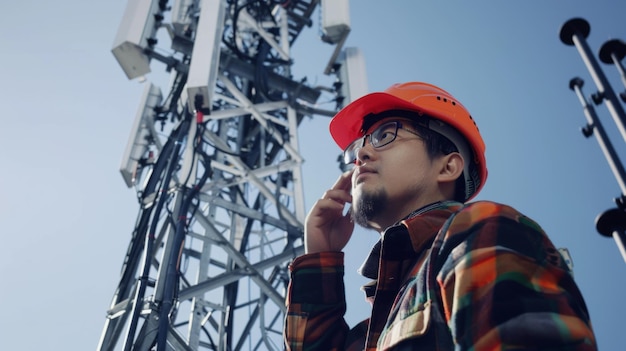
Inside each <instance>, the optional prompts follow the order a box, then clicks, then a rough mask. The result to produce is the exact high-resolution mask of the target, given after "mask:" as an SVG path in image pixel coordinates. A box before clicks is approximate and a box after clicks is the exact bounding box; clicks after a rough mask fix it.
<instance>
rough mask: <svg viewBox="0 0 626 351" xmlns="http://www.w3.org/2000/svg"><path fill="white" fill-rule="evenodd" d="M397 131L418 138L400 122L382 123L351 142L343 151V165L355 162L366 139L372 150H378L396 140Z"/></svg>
mask: <svg viewBox="0 0 626 351" xmlns="http://www.w3.org/2000/svg"><path fill="white" fill-rule="evenodd" d="M398 129H404V130H406V131H407V132H409V133H411V134H415V135H417V136H420V135H419V134H417V132H415V131H412V130H410V129H406V128H404V127H403V126H402V123H401V122H398V121H393V122H387V123H383V124H381V125H380V126H378V128H376V129H374V131H372V132H371V133H370V134H366V135H364V136H363V137H362V138H358V139H357V140H355V141H353V142H352V144H350V145H348V147H347V148H346V149H345V150H344V151H343V162H344V164H346V165H352V164H354V163H355V162H356V158H357V154H358V153H359V150H361V149H362V148H363V147H365V142H366V140H367V138H368V137H369V138H370V144H372V146H373V147H374V148H380V147H383V146H385V145H387V144H389V143H391V142H392V141H394V140H396V136H398Z"/></svg>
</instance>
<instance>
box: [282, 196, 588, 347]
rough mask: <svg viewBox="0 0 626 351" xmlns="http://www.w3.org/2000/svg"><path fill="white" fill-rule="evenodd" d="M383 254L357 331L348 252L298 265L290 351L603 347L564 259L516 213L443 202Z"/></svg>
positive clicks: (385, 239)
mask: <svg viewBox="0 0 626 351" xmlns="http://www.w3.org/2000/svg"><path fill="white" fill-rule="evenodd" d="M377 246H378V249H379V251H378V250H373V251H372V252H373V253H372V254H371V255H370V258H369V261H370V262H372V261H377V262H378V263H377V264H376V267H375V268H376V269H375V271H377V274H376V276H377V280H376V281H375V284H373V285H372V286H373V289H375V293H374V296H375V297H374V302H373V305H372V313H371V316H370V318H369V319H368V320H366V321H363V322H362V323H360V324H359V325H357V326H356V327H354V328H353V329H351V330H350V328H349V327H348V325H347V324H346V322H345V321H344V319H343V315H344V313H345V311H346V302H345V291H344V283H343V273H344V272H343V253H340V252H323V253H317V254H310V255H303V256H301V257H298V258H296V259H295V260H294V262H293V263H292V264H291V266H290V270H291V282H290V285H289V290H288V294H287V300H286V303H287V316H286V321H285V329H284V334H285V342H286V347H287V349H288V350H291V351H296V350H324V351H328V350H349V351H352V350H363V349H365V350H396V351H402V350H457V351H458V350H474V351H481V350H560V351H563V350H596V349H597V347H596V342H595V336H594V334H593V331H592V327H591V322H590V319H589V314H588V312H587V308H586V306H585V302H584V300H583V298H582V296H581V294H580V292H579V290H578V288H577V286H576V284H575V282H574V280H573V278H572V276H571V273H570V272H569V270H568V268H567V265H566V264H565V262H564V260H563V258H562V257H561V255H560V254H559V252H558V251H557V250H556V249H555V248H554V246H553V245H552V243H551V242H550V240H549V239H548V238H547V236H546V235H545V234H544V232H543V231H542V229H541V228H540V227H539V226H538V225H537V224H536V223H535V222H533V221H532V220H530V219H529V218H527V217H525V216H523V215H522V214H520V213H518V212H517V211H515V210H514V209H512V208H511V207H508V206H504V205H500V204H496V203H493V202H476V203H473V204H470V205H466V206H463V205H462V204H459V203H451V202H447V203H442V204H440V205H439V206H435V208H431V209H429V210H428V211H426V212H425V213H421V214H419V215H417V216H414V217H411V218H409V219H407V220H404V221H402V222H401V223H399V224H398V225H396V226H393V227H390V228H389V229H387V230H386V231H385V233H384V234H383V235H382V238H381V241H380V242H379V245H377ZM372 257H374V258H375V259H373V260H372ZM366 270H367V269H366Z"/></svg>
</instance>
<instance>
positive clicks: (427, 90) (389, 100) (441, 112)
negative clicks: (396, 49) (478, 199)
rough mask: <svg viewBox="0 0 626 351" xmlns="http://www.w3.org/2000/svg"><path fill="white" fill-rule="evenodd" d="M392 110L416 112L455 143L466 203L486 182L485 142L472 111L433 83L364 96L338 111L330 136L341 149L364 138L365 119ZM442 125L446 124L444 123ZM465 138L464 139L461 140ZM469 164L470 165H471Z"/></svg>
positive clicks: (395, 85) (411, 84)
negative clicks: (460, 161) (461, 170)
mask: <svg viewBox="0 0 626 351" xmlns="http://www.w3.org/2000/svg"><path fill="white" fill-rule="evenodd" d="M390 110H404V111H412V112H416V116H423V117H426V119H427V120H428V121H429V123H428V128H429V129H431V130H433V131H435V132H437V133H439V134H442V135H443V136H445V137H446V138H448V139H449V140H450V141H452V142H453V143H454V144H455V146H456V147H457V149H458V150H459V152H460V153H461V156H463V159H464V161H465V169H464V172H463V175H464V178H465V194H466V200H469V199H471V198H472V197H474V196H475V195H476V194H477V193H478V192H479V191H480V189H482V187H483V185H484V184H485V181H486V180H487V164H486V161H485V143H484V142H483V139H482V137H481V136H480V132H479V131H478V127H477V126H476V123H475V122H474V120H473V119H472V116H471V115H470V113H469V111H468V110H467V109H466V108H465V107H464V106H463V105H461V103H460V102H458V101H457V100H456V99H455V98H454V97H453V96H452V95H450V94H449V93H448V92H447V91H445V90H443V89H441V88H439V87H436V86H434V85H432V84H428V83H422V82H408V83H400V84H394V85H392V86H391V87H389V88H388V89H387V90H385V91H384V92H377V93H371V94H368V95H365V96H363V97H361V98H359V99H357V100H355V101H353V102H352V103H350V104H349V105H348V106H346V107H345V108H343V109H342V110H341V111H339V112H338V113H337V114H336V115H335V117H333V119H332V120H331V121H330V134H331V135H332V137H333V139H334V140H335V142H336V143H337V145H339V147H340V148H341V149H342V150H345V149H346V147H348V145H350V143H352V142H353V141H355V140H356V139H358V138H360V137H362V136H363V135H364V133H365V131H364V130H363V128H362V126H363V119H364V118H365V117H366V116H368V115H376V114H379V113H381V112H385V111H390ZM441 122H443V123H441ZM459 134H460V136H462V138H460V137H459ZM468 161H469V162H468Z"/></svg>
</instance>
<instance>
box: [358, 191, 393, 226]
mask: <svg viewBox="0 0 626 351" xmlns="http://www.w3.org/2000/svg"><path fill="white" fill-rule="evenodd" d="M386 204H387V193H386V192H385V191H384V190H379V191H375V192H364V193H362V194H361V196H360V197H359V199H358V200H357V202H356V203H354V204H353V206H352V207H353V211H352V220H353V221H354V222H355V223H356V224H358V225H360V226H361V227H364V228H372V226H371V225H370V224H369V223H370V221H372V220H373V219H374V218H375V217H376V216H377V215H379V214H381V212H382V211H383V210H384V209H385V207H386Z"/></svg>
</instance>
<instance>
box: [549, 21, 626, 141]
mask: <svg viewBox="0 0 626 351" xmlns="http://www.w3.org/2000/svg"><path fill="white" fill-rule="evenodd" d="M589 31H590V27H589V23H588V22H587V21H586V20H584V19H582V18H573V19H571V20H569V21H567V22H565V24H564V25H563V27H561V31H560V38H561V41H562V42H563V43H564V44H565V45H570V46H571V45H574V46H576V48H577V49H578V53H579V54H580V56H581V57H582V59H583V62H584V63H585V65H586V66H587V69H588V70H589V73H590V74H591V77H592V78H593V81H594V82H595V83H596V86H597V87H598V94H597V95H596V96H597V99H594V102H596V103H598V104H599V103H601V102H602V100H606V105H607V108H608V110H609V112H610V113H611V116H612V117H613V120H614V121H615V123H616V124H617V127H618V129H619V131H620V133H621V134H622V138H623V139H624V141H625V142H626V112H624V108H623V107H622V105H621V104H620V101H619V100H618V99H617V96H616V95H615V92H614V91H613V88H611V85H610V84H609V82H608V80H607V79H606V76H605V75H604V73H603V72H602V69H600V66H599V64H598V62H597V61H596V59H595V58H594V56H593V54H592V53H591V50H590V49H589V45H588V44H587V41H586V40H585V39H586V38H587V36H588V35H589Z"/></svg>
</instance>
